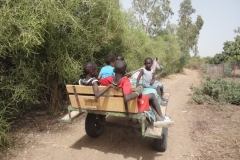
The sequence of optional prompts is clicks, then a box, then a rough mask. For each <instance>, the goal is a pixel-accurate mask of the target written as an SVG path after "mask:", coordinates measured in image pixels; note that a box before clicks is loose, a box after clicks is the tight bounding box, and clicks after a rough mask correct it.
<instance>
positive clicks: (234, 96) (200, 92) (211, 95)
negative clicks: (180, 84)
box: [190, 77, 240, 105]
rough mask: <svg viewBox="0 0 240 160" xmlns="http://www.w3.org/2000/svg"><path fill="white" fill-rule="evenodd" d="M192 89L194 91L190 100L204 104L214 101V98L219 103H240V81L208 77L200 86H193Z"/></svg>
mask: <svg viewBox="0 0 240 160" xmlns="http://www.w3.org/2000/svg"><path fill="white" fill-rule="evenodd" d="M190 89H191V90H192V91H193V96H192V97H191V100H190V102H195V103H197V104H203V103H212V101H213V100H214V101H215V102H216V103H218V104H223V103H231V104H236V105H239V104H240V83H238V82H234V81H227V80H224V79H222V78H218V79H210V78H209V77H207V78H205V80H204V81H203V82H202V84H201V86H200V87H194V86H191V87H190Z"/></svg>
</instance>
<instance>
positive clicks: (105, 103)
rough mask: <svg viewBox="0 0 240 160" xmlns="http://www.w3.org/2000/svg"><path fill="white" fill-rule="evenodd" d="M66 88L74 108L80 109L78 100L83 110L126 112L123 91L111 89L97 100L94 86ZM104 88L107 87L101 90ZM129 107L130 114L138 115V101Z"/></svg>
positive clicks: (69, 86)
mask: <svg viewBox="0 0 240 160" xmlns="http://www.w3.org/2000/svg"><path fill="white" fill-rule="evenodd" d="M73 86H74V87H73ZM66 88H67V91H68V93H69V99H70V102H71V106H72V107H74V108H78V103H77V100H76V99H78V100H79V102H80V105H81V108H82V109H88V110H101V111H112V112H126V109H125V104H124V100H123V93H122V89H118V90H115V89H113V88H109V89H108V90H107V92H105V94H104V95H103V96H101V97H99V98H98V99H95V96H94V92H93V89H92V86H81V85H66ZM73 88H75V91H76V93H77V96H78V97H77V98H76V96H75V94H74V90H73ZM103 88H105V86H99V90H102V89H103ZM133 91H135V88H133ZM127 106H128V112H129V113H138V107H137V99H134V100H131V101H128V102H127Z"/></svg>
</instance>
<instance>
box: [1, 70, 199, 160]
mask: <svg viewBox="0 0 240 160" xmlns="http://www.w3.org/2000/svg"><path fill="white" fill-rule="evenodd" d="M161 81H162V82H163V83H164V84H165V85H166V92H169V93H170V100H169V103H168V110H167V115H168V116H170V117H171V118H172V119H173V120H174V121H175V125H174V126H173V127H171V128H169V133H168V148H167V151H166V152H157V151H155V150H154V149H153V139H151V138H142V136H141V133H140V131H139V128H138V125H136V126H135V127H134V128H129V127H126V126H124V125H117V124H115V123H111V122H109V123H108V125H107V126H106V127H105V130H104V133H103V134H102V135H101V136H100V137H99V138H96V139H92V138H90V137H88V136H87V135H86V133H85V129H84V121H85V116H86V115H85V114H83V115H81V116H79V117H78V118H76V119H75V121H74V123H73V124H62V123H56V119H55V120H49V121H46V122H42V123H41V122H39V123H38V124H35V125H33V127H29V126H31V123H29V125H26V124H25V125H24V126H25V127H22V128H21V129H20V130H19V131H18V132H17V136H16V137H17V140H18V141H19V144H17V143H16V146H18V147H19V148H15V149H11V150H9V151H8V152H7V153H4V154H3V157H4V159H15V160H23V159H27V160H35V159H46V160H50V159H53V160H54V159H56V160H65V159H76V160H81V159H83V160H84V159H90V160H94V159H98V160H106V159H111V160H112V159H118V160H119V159H143V160H144V159H145V160H154V159H170V160H177V159H196V157H198V156H199V155H200V152H199V151H198V150H197V148H195V146H196V145H195V144H194V143H193V141H192V140H191V138H192V137H191V132H192V128H191V125H192V121H191V119H194V116H192V112H190V111H189V105H187V101H188V99H189V97H190V93H191V91H190V89H189V86H190V85H191V84H198V83H199V81H200V80H199V75H198V72H197V71H194V70H188V69H186V70H185V72H184V73H182V74H176V75H172V76H169V77H168V78H165V79H162V80H161ZM114 120H117V121H122V120H123V119H121V118H119V119H116V118H115V119H114ZM36 121H37V119H36ZM107 121H108V120H107ZM109 121H112V120H110V119H109ZM27 126H28V127H27ZM15 134H16V133H15ZM0 155H1V154H0Z"/></svg>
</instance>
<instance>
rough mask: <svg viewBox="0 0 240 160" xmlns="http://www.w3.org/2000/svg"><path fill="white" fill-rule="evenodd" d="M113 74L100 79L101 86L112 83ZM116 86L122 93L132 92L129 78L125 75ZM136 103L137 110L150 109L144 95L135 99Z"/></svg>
mask: <svg viewBox="0 0 240 160" xmlns="http://www.w3.org/2000/svg"><path fill="white" fill-rule="evenodd" d="M113 78H114V77H113V76H109V77H106V78H103V79H101V80H100V81H99V82H100V84H101V85H103V86H107V85H109V84H111V83H112V81H113ZM118 87H119V88H122V90H123V94H131V93H132V85H131V83H130V80H129V79H128V78H127V77H123V78H122V79H121V80H120V82H119V83H118ZM137 104H138V112H141V111H144V110H150V108H149V100H148V97H147V96H146V95H144V94H143V95H142V97H141V98H138V99H137Z"/></svg>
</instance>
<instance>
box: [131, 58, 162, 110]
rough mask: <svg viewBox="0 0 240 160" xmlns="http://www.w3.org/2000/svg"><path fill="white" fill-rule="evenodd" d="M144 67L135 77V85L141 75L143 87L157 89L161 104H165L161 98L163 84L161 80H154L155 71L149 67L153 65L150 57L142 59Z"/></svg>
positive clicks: (137, 83) (137, 84)
mask: <svg viewBox="0 0 240 160" xmlns="http://www.w3.org/2000/svg"><path fill="white" fill-rule="evenodd" d="M144 65H145V68H142V69H141V70H140V73H139V75H138V77H137V82H136V87H138V86H139V80H140V79H141V77H142V85H143V87H144V88H153V89H156V90H157V93H158V95H159V97H160V98H161V105H162V106H166V102H165V101H167V100H166V99H165V98H163V84H162V83H161V82H158V81H157V82H156V81H155V73H154V71H153V69H151V67H152V65H153V60H152V58H150V57H147V58H146V59H145V61H144Z"/></svg>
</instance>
